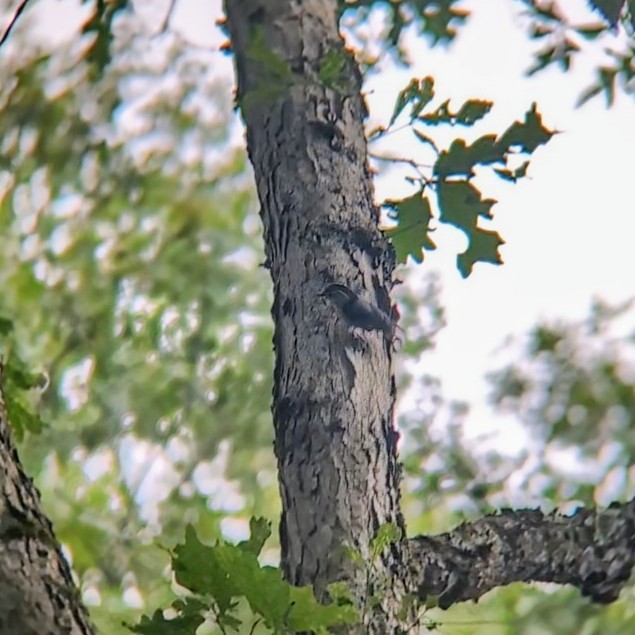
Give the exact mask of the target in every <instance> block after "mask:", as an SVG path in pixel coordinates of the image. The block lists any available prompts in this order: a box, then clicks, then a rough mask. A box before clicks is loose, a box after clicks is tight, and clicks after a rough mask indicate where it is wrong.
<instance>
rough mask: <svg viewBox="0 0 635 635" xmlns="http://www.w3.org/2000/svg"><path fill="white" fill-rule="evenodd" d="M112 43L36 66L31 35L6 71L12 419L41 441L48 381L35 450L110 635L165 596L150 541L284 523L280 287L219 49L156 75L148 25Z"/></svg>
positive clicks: (55, 512) (5, 303) (6, 277)
mask: <svg viewBox="0 0 635 635" xmlns="http://www.w3.org/2000/svg"><path fill="white" fill-rule="evenodd" d="M78 28H81V24H80V25H78ZM112 28H113V31H114V35H115V37H114V40H113V44H112V45H111V51H112V52H113V56H112V61H111V62H110V63H109V64H108V65H106V66H105V67H104V68H103V69H102V71H103V72H101V74H97V75H95V74H94V73H93V71H92V70H91V69H92V68H93V67H92V64H93V60H92V59H91V58H90V56H89V55H88V51H89V50H91V49H90V47H89V46H88V45H89V44H90V42H86V41H81V42H79V43H78V44H77V45H74V46H71V45H69V46H68V47H66V49H63V50H59V51H52V52H50V53H48V52H47V51H46V49H44V50H43V52H41V53H35V52H34V50H33V47H30V46H23V47H22V48H21V49H19V40H18V38H19V36H20V30H16V31H15V32H14V35H12V39H11V40H10V41H9V42H8V45H9V47H8V48H6V49H4V50H3V52H2V53H3V54H4V55H6V58H5V59H4V60H3V65H2V71H0V72H1V73H2V77H1V78H0V85H1V86H2V91H1V97H0V102H1V104H2V123H3V125H2V132H1V133H0V147H1V148H2V152H1V153H0V184H1V185H0V227H1V231H0V281H1V284H2V290H3V292H2V294H1V295H0V315H2V316H3V320H5V321H3V322H2V325H3V331H4V332H5V333H6V331H7V330H8V328H9V325H10V323H12V324H13V325H14V332H13V334H12V338H13V340H14V341H17V342H20V343H21V348H20V357H18V355H17V350H16V348H15V347H14V346H13V345H12V346H11V348H10V350H9V351H4V352H3V358H4V361H5V365H6V367H7V371H8V374H7V379H6V382H8V383H7V384H5V387H6V393H7V396H8V402H9V409H10V415H11V420H12V424H13V426H14V430H15V432H16V435H17V436H22V434H23V432H24V431H29V432H36V431H38V430H37V428H39V427H41V424H40V423H39V419H36V418H34V417H32V416H31V415H29V414H28V413H29V410H27V409H26V405H27V403H28V401H30V400H31V398H32V397H35V396H37V395H36V394H35V392H34V391H31V392H30V393H29V394H27V393H25V392H24V391H23V390H21V389H22V387H26V385H27V384H30V383H32V382H31V379H34V378H33V376H32V375H34V373H32V371H30V370H28V372H27V370H25V369H31V368H35V369H38V372H39V369H42V370H43V372H44V374H45V375H46V376H47V377H48V378H50V381H49V383H48V386H46V387H45V389H44V387H42V390H41V394H40V406H39V410H40V412H41V415H42V417H43V419H44V420H45V421H47V422H49V424H50V425H48V426H47V427H45V428H43V429H42V430H41V433H40V434H39V435H38V436H29V437H27V438H25V444H24V445H22V447H21V449H20V454H21V458H22V460H23V462H24V463H25V465H26V468H27V470H28V471H29V473H30V474H32V475H33V476H34V477H35V479H36V482H37V484H38V487H39V489H40V491H41V492H42V496H43V500H44V504H45V508H46V510H47V512H48V513H49V515H50V517H51V519H52V521H53V523H54V525H55V529H56V533H57V536H58V537H59V539H60V540H61V541H62V542H63V543H64V544H65V545H66V548H67V552H68V553H69V555H70V558H71V559H72V563H73V566H74V569H75V570H76V572H77V573H78V575H79V579H80V584H81V587H82V589H83V590H84V591H85V592H88V593H89V595H90V594H93V597H96V598H97V600H94V601H96V602H97V603H98V604H99V606H98V607H96V608H94V609H93V617H94V619H95V620H96V621H97V623H98V624H100V625H103V628H104V631H105V632H114V631H113V630H111V629H110V624H111V623H112V619H113V616H116V615H117V614H119V615H121V616H124V615H126V616H128V617H131V616H134V615H135V614H136V613H137V612H138V608H139V600H138V599H136V600H135V597H137V598H138V597H139V595H140V592H139V591H138V589H142V591H143V594H142V595H141V597H142V599H143V601H148V602H151V603H152V604H155V603H159V602H161V601H162V599H163V598H164V597H165V595H166V594H167V593H168V591H169V578H166V576H165V573H164V572H165V566H166V556H165V553H164V552H163V551H162V550H160V549H158V548H157V547H156V546H155V545H154V544H153V541H152V539H153V537H154V536H156V535H161V537H162V542H163V544H172V543H174V542H175V541H176V540H178V538H179V537H180V536H181V535H182V531H183V521H184V519H186V520H187V521H189V522H191V523H193V524H194V525H195V526H196V527H197V530H198V531H199V532H200V534H201V536H203V537H205V538H206V539H210V538H217V537H219V536H220V535H221V533H222V531H223V530H224V531H227V529H224V528H225V527H227V526H228V525H226V522H227V520H228V519H229V520H232V521H233V522H236V523H244V524H246V518H247V517H248V516H249V515H250V514H251V513H262V512H263V511H265V510H266V511H267V512H268V513H269V514H271V515H272V516H275V509H276V507H277V505H278V502H277V497H276V488H275V472H274V463H273V457H272V455H271V452H270V446H271V435H272V431H271V424H270V413H269V409H268V408H267V405H266V404H267V403H268V401H269V395H270V390H271V389H270V381H271V379H270V376H271V368H272V358H271V345H270V340H271V326H270V323H269V320H268V318H267V311H268V307H269V304H270V298H269V292H268V289H269V287H268V284H267V282H266V275H265V272H264V271H262V270H261V269H259V268H257V267H256V266H255V265H256V264H257V263H258V261H259V260H260V259H261V258H262V257H263V256H262V248H261V246H260V244H259V242H258V240H257V232H258V226H257V217H256V214H255V205H254V202H253V193H252V189H251V185H250V182H249V181H248V179H247V178H246V175H245V158H244V155H243V154H242V153H240V152H238V151H236V150H234V149H233V145H232V142H231V141H230V138H229V133H230V130H229V119H230V113H231V108H232V104H231V95H230V91H229V90H226V88H225V86H224V84H223V83H219V81H218V80H215V79H213V77H212V76H211V73H210V66H211V65H210V57H211V55H210V54H209V53H203V52H202V51H198V50H196V49H192V48H189V47H186V46H184V44H183V42H182V41H180V40H179V39H178V38H176V37H175V36H173V35H170V34H167V35H162V36H161V37H159V38H158V39H156V40H154V41H153V42H152V46H153V47H154V50H153V55H152V56H150V57H149V56H148V55H147V52H148V51H147V47H148V37H147V34H146V33H145V32H144V31H143V25H142V24H141V23H139V22H138V20H136V18H134V16H133V15H131V14H128V13H124V14H123V15H121V16H120V17H119V18H118V19H117V20H116V21H114V22H113V26H112ZM14 36H15V37H14ZM11 46H13V48H11ZM87 47H88V48H87ZM5 341H7V340H6V338H5V337H3V343H4V342H5ZM20 360H23V362H24V363H22V361H20ZM23 405H24V408H23V407H22V406H23ZM32 411H33V410H31V412H32ZM219 489H220V491H222V492H223V493H224V494H223V496H222V497H219ZM234 519H235V520H234ZM243 519H245V520H243ZM229 526H231V525H229ZM129 598H132V599H129ZM130 603H132V605H133V607H134V606H135V605H136V606H137V608H136V609H131V608H130V606H129V605H130ZM106 624H108V626H106Z"/></svg>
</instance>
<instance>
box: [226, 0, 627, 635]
mask: <svg viewBox="0 0 635 635" xmlns="http://www.w3.org/2000/svg"><path fill="white" fill-rule="evenodd" d="M337 6H338V3H337V1H336V0H303V1H299V0H226V12H227V20H228V27H229V33H230V36H231V46H232V50H233V52H234V54H235V62H236V69H237V80H238V92H237V97H238V104H239V106H240V107H241V111H242V114H243V117H244V120H245V124H246V127H247V146H248V151H249V156H250V160H251V163H252V165H253V168H254V172H255V177H256V184H257V189H258V195H259V199H260V204H261V208H262V209H261V217H262V222H263V227H264V238H265V252H266V263H265V264H266V266H267V267H268V268H269V270H270V272H271V278H272V281H273V289H274V303H273V309H272V314H273V319H274V323H275V335H274V347H275V355H276V363H275V373H274V391H273V414H274V425H275V451H276V456H277V461H278V470H279V481H280V491H281V496H282V520H281V529H280V542H281V547H282V567H283V571H284V573H285V576H286V577H287V579H288V580H289V581H290V582H292V583H293V584H298V585H305V584H311V585H313V586H314V588H315V590H316V592H317V594H318V596H319V597H320V598H322V599H323V600H327V599H328V591H327V586H328V585H329V584H330V583H333V582H336V581H347V582H349V583H350V586H351V588H352V591H353V593H354V599H355V601H356V603H357V605H358V606H359V607H360V608H361V612H362V617H363V621H364V624H363V625H362V626H361V627H357V628H358V630H357V631H355V632H363V633H377V634H379V633H381V634H385V633H399V632H405V631H406V630H408V624H409V617H411V616H409V615H408V612H407V611H406V612H405V614H404V611H403V607H404V604H403V600H404V599H405V596H406V594H409V595H412V596H416V597H418V598H419V599H420V600H424V599H426V598H429V597H430V596H435V597H436V598H437V601H438V604H439V605H440V606H442V607H448V606H450V605H451V604H453V603H454V602H458V601H463V600H468V599H472V600H474V599H477V598H478V597H480V596H481V595H483V594H484V593H485V592H486V591H488V590H490V589H492V588H495V587H496V586H502V585H505V584H509V583H510V582H513V581H518V580H525V581H529V580H541V581H552V582H558V583H561V584H564V583H570V584H575V585H576V586H578V587H579V588H581V589H582V591H583V593H585V594H587V595H589V596H591V597H592V598H593V599H594V600H596V601H599V602H606V601H611V600H613V599H615V598H616V597H617V595H618V593H619V590H620V588H621V586H622V585H623V584H624V582H625V580H626V579H628V575H629V573H630V571H631V569H632V566H633V562H634V561H635V540H633V537H634V536H635V505H634V504H632V503H631V504H626V505H624V506H615V507H613V508H612V509H609V510H606V511H605V512H596V511H593V510H590V511H587V510H580V511H579V512H578V513H577V514H576V515H574V516H572V517H562V516H558V515H555V514H553V515H550V516H544V515H543V514H541V513H540V512H538V511H525V512H511V511H506V512H504V513H502V514H498V515H492V516H488V517H485V518H483V519H481V520H479V521H477V522H475V523H473V524H464V525H462V526H460V527H458V528H457V529H456V530H454V531H453V532H450V533H448V534H444V535H442V536H437V537H434V538H425V537H418V538H413V539H411V540H406V539H405V536H404V533H403V530H404V523H403V519H402V515H401V511H400V502H399V480H400V476H399V467H398V462H397V456H396V439H397V434H396V432H395V429H394V426H393V408H394V401H395V382H394V377H393V373H392V370H391V357H392V342H391V341H389V340H390V339H391V329H389V328H383V325H380V326H377V327H373V328H369V327H368V324H365V325H364V324H362V326H361V328H355V321H354V320H351V319H347V318H346V316H347V315H349V317H350V314H347V313H346V311H345V310H342V307H341V306H337V303H331V302H329V301H328V298H327V297H325V296H323V295H321V294H322V293H323V291H324V290H325V289H326V288H327V287H328V286H329V285H331V284H338V285H344V287H346V288H347V289H348V290H351V291H353V292H354V293H355V294H357V296H358V297H359V298H361V299H362V300H363V301H364V302H365V303H366V306H370V307H373V308H374V310H375V312H376V314H378V315H381V316H384V317H385V318H386V319H388V316H391V315H392V307H391V303H390V296H389V293H390V290H391V287H392V272H393V267H394V257H393V251H392V248H391V247H390V245H389V244H387V242H386V240H385V239H384V237H383V235H382V234H381V232H379V230H378V220H379V215H378V210H377V208H376V206H375V205H374V203H373V189H372V179H371V175H370V172H369V169H368V164H367V149H366V141H365V137H364V130H363V125H362V124H363V119H364V117H365V115H366V110H365V106H364V103H363V100H362V98H361V96H360V88H361V77H360V73H359V70H358V68H357V65H356V63H355V60H354V59H353V57H352V55H351V54H350V53H349V52H348V51H347V50H346V49H345V47H344V44H343V41H342V39H341V37H340V35H339V32H338V25H337ZM412 231H414V230H412ZM327 295H328V294H327ZM377 312H378V313H377ZM387 523H392V524H393V525H395V526H396V527H397V528H398V529H399V530H401V535H402V538H401V540H398V541H397V542H395V543H393V544H392V546H391V548H390V549H385V550H384V551H383V553H382V556H381V557H379V558H378V557H377V556H376V554H374V553H373V551H374V550H373V546H372V545H373V543H372V541H373V538H374V537H375V536H376V534H377V531H378V529H379V527H381V526H382V525H385V524H387ZM360 562H361V564H360ZM400 614H401V617H400ZM404 617H405V619H404Z"/></svg>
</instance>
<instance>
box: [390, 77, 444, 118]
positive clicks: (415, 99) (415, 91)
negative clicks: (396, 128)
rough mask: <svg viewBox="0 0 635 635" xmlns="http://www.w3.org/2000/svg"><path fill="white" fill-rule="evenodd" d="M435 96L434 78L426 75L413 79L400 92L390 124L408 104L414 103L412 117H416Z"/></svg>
mask: <svg viewBox="0 0 635 635" xmlns="http://www.w3.org/2000/svg"><path fill="white" fill-rule="evenodd" d="M433 97H434V79H433V78H432V77H424V78H423V79H415V78H413V79H411V80H410V83H409V84H408V85H407V86H406V87H405V88H404V89H403V90H402V91H400V92H399V95H397V101H396V102H395V108H394V110H393V113H392V117H391V118H390V124H389V125H390V126H392V124H393V123H394V122H395V120H396V119H397V117H399V115H400V114H401V113H402V112H403V109H404V108H405V107H406V106H407V105H408V104H411V105H412V109H411V111H410V118H411V119H414V118H415V117H417V116H418V115H419V113H420V112H421V111H422V110H423V109H424V108H425V107H426V106H427V105H428V104H429V103H430V101H432V98H433Z"/></svg>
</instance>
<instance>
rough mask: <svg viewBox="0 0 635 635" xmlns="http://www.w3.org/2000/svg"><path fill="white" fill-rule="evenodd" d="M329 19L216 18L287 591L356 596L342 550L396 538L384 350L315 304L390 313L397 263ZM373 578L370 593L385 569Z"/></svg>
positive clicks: (274, 7) (256, 11)
mask: <svg viewBox="0 0 635 635" xmlns="http://www.w3.org/2000/svg"><path fill="white" fill-rule="evenodd" d="M336 5H337V3H336V2H335V0H312V1H306V2H302V3H300V2H290V1H289V0H229V1H228V2H227V5H226V9H227V15H228V24H229V29H230V33H231V41H232V47H233V50H234V52H235V56H236V66H237V74H238V100H239V103H240V104H241V107H242V112H243V115H244V118H245V121H246V124H247V145H248V150H249V155H250V159H251V162H252V165H253V167H254V172H255V176H256V183H257V188H258V194H259V198H260V202H261V206H262V221H263V225H264V234H265V249H266V257H267V266H268V267H269V269H270V271H271V278H272V280H273V288H274V303H273V309H272V313H273V319H274V323H275V335H274V346H275V353H276V363H275V373H274V394H273V411H274V424H275V451H276V456H277V459H278V468H279V479H280V490H281V495H282V504H283V515H282V526H281V535H280V540H281V546H282V564H283V569H284V571H285V574H286V576H287V578H288V579H289V580H290V581H291V582H293V583H295V584H313V585H314V586H315V588H316V590H317V591H318V593H319V594H321V595H323V594H324V592H325V588H326V585H327V584H328V583H331V582H334V581H337V580H342V579H348V580H351V581H352V580H356V586H357V587H358V588H360V589H361V588H363V587H365V584H363V583H362V581H363V580H365V579H366V573H365V572H363V571H360V570H358V569H357V568H355V567H354V566H353V562H352V559H351V558H349V557H346V556H345V552H346V549H347V548H352V549H354V550H355V551H357V552H358V553H360V554H361V555H362V557H363V558H364V560H365V561H366V562H368V561H369V558H370V553H369V548H370V547H369V545H370V542H371V540H372V538H373V537H374V536H375V535H376V533H377V530H378V528H379V527H380V526H381V525H384V524H386V523H389V522H391V523H394V524H396V525H397V526H399V527H403V521H402V518H401V514H400V511H399V473H398V464H397V460H396V448H395V445H396V433H395V431H394V427H393V405H394V399H395V384H394V380H393V375H392V371H391V352H392V343H391V342H387V341H386V338H385V335H384V334H383V333H381V332H372V331H370V332H369V331H361V332H355V331H356V330H355V329H353V330H352V332H351V330H350V329H347V328H346V325H345V324H343V323H342V320H341V319H340V318H339V317H338V316H337V315H336V313H335V310H334V308H333V306H332V305H331V304H330V303H329V302H327V301H326V300H325V299H324V298H321V297H320V296H319V294H320V293H321V292H322V291H323V290H324V288H325V287H326V286H327V285H328V284H329V283H333V282H335V283H339V284H344V285H346V286H347V287H349V288H350V289H352V290H353V291H355V292H356V293H358V294H359V295H360V296H362V297H363V298H364V299H365V300H366V301H367V302H369V303H370V304H371V305H373V306H375V307H377V308H379V309H380V310H382V311H383V312H384V313H386V314H389V313H390V310H391V306H390V300H389V292H390V288H391V285H392V278H391V274H392V269H393V259H392V250H391V249H390V248H389V246H388V245H387V243H386V241H385V239H384V238H383V236H382V235H381V233H380V232H379V231H378V228H377V224H378V210H377V208H376V206H375V205H374V202H373V192H372V181H371V177H370V174H369V170H368V164H367V157H366V142H365V137H364V131H363V118H364V116H365V106H364V103H363V101H362V99H361V97H360V88H361V82H360V75H359V72H358V70H357V67H356V65H355V63H354V60H353V59H352V57H351V55H350V54H349V53H348V52H347V51H346V50H345V49H344V45H343V41H342V39H341V38H340V35H339V33H338V28H337V17H336ZM254 42H256V43H257V44H254ZM329 52H330V53H329ZM329 54H330V55H334V54H335V55H337V56H338V58H337V60H339V62H340V63H341V64H342V72H341V73H339V74H338V76H337V78H336V81H334V82H333V85H331V86H328V85H325V82H324V81H323V79H322V78H323V77H324V74H323V66H322V64H323V63H324V60H325V59H326V56H327V55H329ZM272 59H273V60H274V61H272ZM337 60H336V61H337ZM376 564H377V569H378V571H377V574H378V577H377V579H379V578H381V577H383V578H385V577H386V575H388V573H389V571H388V568H389V567H390V566H394V565H395V564H396V561H394V562H392V563H391V562H389V561H388V560H386V561H385V562H382V563H376ZM382 569H383V571H382ZM382 574H383V576H382ZM371 592H372V589H371ZM367 593H368V589H364V590H363V592H361V594H362V595H367ZM392 593H393V592H392V591H391V594H392ZM394 593H395V594H396V595H398V594H399V592H398V591H397V585H395V591H394ZM360 601H362V602H363V598H361V597H360ZM393 604H394V603H393ZM383 628H384V629H388V630H384V631H383V632H392V630H391V628H392V627H391V626H390V624H388V623H387V624H384V625H383Z"/></svg>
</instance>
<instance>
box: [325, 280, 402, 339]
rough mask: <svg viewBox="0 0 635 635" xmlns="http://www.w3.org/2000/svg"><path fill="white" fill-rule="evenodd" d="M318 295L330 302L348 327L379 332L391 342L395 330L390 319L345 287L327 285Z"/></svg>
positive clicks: (341, 285)
mask: <svg viewBox="0 0 635 635" xmlns="http://www.w3.org/2000/svg"><path fill="white" fill-rule="evenodd" d="M320 295H321V296H323V297H325V298H327V299H328V300H330V302H331V304H333V305H334V306H335V308H337V309H338V312H339V314H340V316H341V317H342V318H343V320H344V322H345V323H346V324H347V325H348V326H349V327H351V328H359V329H362V330H364V331H381V332H382V333H384V335H385V336H386V338H387V339H388V340H389V341H391V342H392V338H393V333H394V330H395V324H394V321H393V320H392V318H391V317H390V316H389V315H387V314H386V313H384V312H383V311H381V310H380V309H378V308H377V307H374V306H372V305H371V304H369V303H368V302H366V301H365V300H363V299H362V298H361V297H360V296H359V295H357V294H356V293H355V292H354V291H352V290H351V289H349V288H348V287H347V286H345V285H343V284H329V285H328V286H327V287H326V288H325V289H324V290H323V291H322V292H321V294H320Z"/></svg>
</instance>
